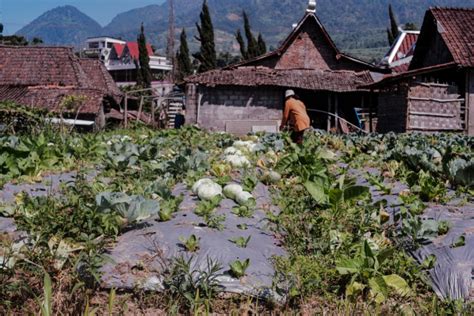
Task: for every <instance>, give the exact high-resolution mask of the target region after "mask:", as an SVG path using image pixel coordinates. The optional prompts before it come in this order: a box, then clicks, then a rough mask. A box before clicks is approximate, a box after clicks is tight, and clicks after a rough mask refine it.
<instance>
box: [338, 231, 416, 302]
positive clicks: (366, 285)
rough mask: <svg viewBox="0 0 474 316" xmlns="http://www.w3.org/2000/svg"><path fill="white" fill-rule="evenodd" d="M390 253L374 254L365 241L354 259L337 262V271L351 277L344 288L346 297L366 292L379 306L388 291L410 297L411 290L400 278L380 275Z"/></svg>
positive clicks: (392, 275)
mask: <svg viewBox="0 0 474 316" xmlns="http://www.w3.org/2000/svg"><path fill="white" fill-rule="evenodd" d="M392 252H393V250H392V249H388V250H381V251H379V252H375V251H373V250H372V249H371V247H370V245H369V243H368V242H367V240H365V241H364V242H363V243H362V245H361V246H360V250H359V251H358V252H357V253H356V255H355V257H353V258H345V259H340V260H338V261H337V263H336V269H337V271H338V272H339V273H340V274H341V275H350V276H351V279H350V281H349V283H348V284H347V286H346V295H347V297H350V298H356V297H358V296H359V295H361V294H363V293H364V291H365V290H368V291H369V294H370V296H371V297H372V298H373V299H374V300H375V302H377V303H379V304H380V303H382V302H383V301H385V300H386V299H387V298H388V295H389V289H392V290H394V291H395V292H396V293H397V294H398V295H401V296H410V295H411V289H410V287H409V285H408V284H407V282H406V281H405V280H404V279H403V278H402V277H401V276H399V275H397V274H390V275H385V274H383V273H382V268H383V265H384V263H385V262H386V260H387V259H389V258H390V256H391V254H392Z"/></svg>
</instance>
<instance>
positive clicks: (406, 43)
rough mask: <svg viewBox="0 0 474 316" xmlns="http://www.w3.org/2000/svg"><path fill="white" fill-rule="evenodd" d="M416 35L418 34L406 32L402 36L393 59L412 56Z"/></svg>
mask: <svg viewBox="0 0 474 316" xmlns="http://www.w3.org/2000/svg"><path fill="white" fill-rule="evenodd" d="M418 36H419V34H415V33H407V34H406V35H405V37H404V38H403V41H402V43H401V45H400V48H399V49H398V52H397V53H396V54H395V58H394V59H393V61H396V60H400V59H402V58H406V57H409V56H412V55H413V51H414V47H415V45H416V41H417V40H418Z"/></svg>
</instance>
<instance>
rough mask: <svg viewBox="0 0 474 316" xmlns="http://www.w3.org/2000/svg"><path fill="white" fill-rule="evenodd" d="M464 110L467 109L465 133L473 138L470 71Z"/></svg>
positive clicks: (473, 96)
mask: <svg viewBox="0 0 474 316" xmlns="http://www.w3.org/2000/svg"><path fill="white" fill-rule="evenodd" d="M466 78H467V81H468V82H467V84H466V86H467V89H466V95H467V97H466V109H467V115H468V120H467V133H468V135H470V136H474V70H473V69H470V71H469V72H468V74H467V76H466Z"/></svg>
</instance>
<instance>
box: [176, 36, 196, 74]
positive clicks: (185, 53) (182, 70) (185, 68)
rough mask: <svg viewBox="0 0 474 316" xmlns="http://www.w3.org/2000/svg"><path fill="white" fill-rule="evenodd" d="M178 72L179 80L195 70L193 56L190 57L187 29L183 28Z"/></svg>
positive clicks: (178, 56) (178, 57) (178, 54)
mask: <svg viewBox="0 0 474 316" xmlns="http://www.w3.org/2000/svg"><path fill="white" fill-rule="evenodd" d="M176 60H177V67H178V73H177V77H178V80H180V81H182V80H183V79H184V78H185V77H186V76H188V75H190V74H191V73H192V71H193V67H192V64H191V58H190V57H189V47H188V40H187V36H186V31H185V30H184V29H183V31H182V32H181V36H180V46H179V51H178V53H177V56H176Z"/></svg>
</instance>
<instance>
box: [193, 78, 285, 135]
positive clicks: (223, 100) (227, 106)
mask: <svg viewBox="0 0 474 316" xmlns="http://www.w3.org/2000/svg"><path fill="white" fill-rule="evenodd" d="M193 87H194V88H193ZM186 91H187V94H186V96H187V99H186V121H187V122H188V123H191V124H193V123H197V124H199V126H201V127H202V128H205V129H208V130H213V131H227V132H232V133H236V134H243V133H248V132H250V131H252V127H253V126H270V125H274V126H276V125H277V123H278V121H279V120H281V116H282V111H283V103H284V91H283V90H281V89H278V88H268V87H235V86H229V87H204V86H197V87H196V86H193V85H188V87H187V89H186ZM199 101H200V107H199V109H198V103H199Z"/></svg>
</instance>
